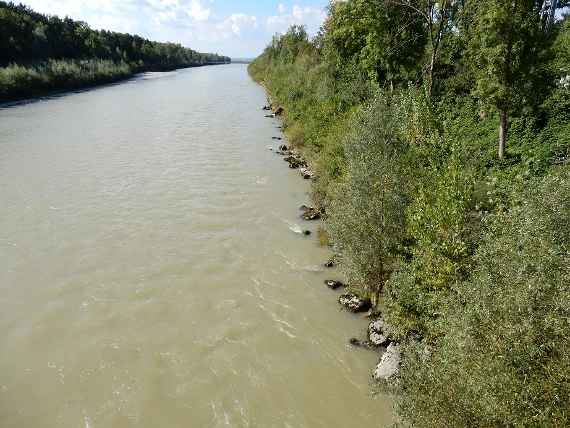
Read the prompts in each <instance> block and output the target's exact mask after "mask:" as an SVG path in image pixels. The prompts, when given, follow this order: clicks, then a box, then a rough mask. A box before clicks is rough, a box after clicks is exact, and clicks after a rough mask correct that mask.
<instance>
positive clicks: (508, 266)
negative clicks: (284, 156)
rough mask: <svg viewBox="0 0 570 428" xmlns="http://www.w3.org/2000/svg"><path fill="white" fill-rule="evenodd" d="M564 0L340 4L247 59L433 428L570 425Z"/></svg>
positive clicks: (569, 128)
mask: <svg viewBox="0 0 570 428" xmlns="http://www.w3.org/2000/svg"><path fill="white" fill-rule="evenodd" d="M568 3H569V2H567V1H558V2H556V1H549V0H545V1H542V0H513V1H502V0H465V1H461V2H459V1H445V0H444V1H432V0H417V1H411V0H348V1H342V2H340V1H337V2H332V3H331V4H330V7H329V16H328V18H327V20H326V22H325V24H324V25H323V27H322V29H321V31H320V32H319V34H318V35H317V36H316V37H314V38H313V39H310V38H309V37H308V36H307V33H306V31H305V29H304V28H302V27H298V26H294V27H292V28H291V29H290V30H289V31H288V32H287V33H286V34H284V35H282V36H275V37H274V39H273V41H272V42H271V44H270V45H269V46H268V47H267V48H266V50H265V51H264V53H263V54H262V55H261V56H260V57H258V58H257V59H256V60H255V61H254V62H253V63H252V64H251V65H250V67H249V71H250V74H251V75H252V76H253V78H254V79H256V80H257V81H259V82H263V84H264V85H265V87H266V88H267V90H268V91H269V92H270V93H271V96H272V97H273V99H274V100H275V101H276V102H278V103H279V104H280V105H282V106H283V107H284V109H285V114H284V117H283V125H284V130H285V132H286V134H287V136H288V139H289V141H290V143H291V144H293V145H294V146H295V147H297V148H298V149H300V150H302V151H303V152H304V154H305V156H306V157H307V158H308V159H309V161H310V163H311V164H312V165H311V166H312V168H313V169H314V170H315V171H316V172H317V177H318V178H317V179H316V180H315V182H314V186H313V198H314V201H315V203H316V204H317V206H318V208H321V209H322V210H323V211H324V212H326V213H327V215H326V218H325V226H326V229H327V231H328V233H329V234H330V237H331V242H332V243H333V245H334V248H335V250H336V251H337V252H338V254H339V257H340V262H341V268H342V269H343V270H344V272H345V274H346V276H347V278H348V279H349V283H350V287H351V288H352V289H353V290H354V291H357V292H359V293H360V294H361V295H363V296H367V297H370V298H371V299H372V300H373V302H374V304H375V305H376V309H377V310H378V311H379V312H381V313H382V316H383V318H384V319H385V320H386V321H388V322H389V323H390V325H391V326H392V330H393V335H394V339H395V340H397V341H398V342H400V345H401V350H402V365H401V368H400V374H399V377H398V379H397V380H396V381H393V382H389V383H388V384H387V385H386V387H387V388H389V389H390V390H392V391H394V392H395V395H396V397H397V400H396V401H397V404H396V407H397V411H398V413H399V415H400V418H401V421H402V423H403V424H404V425H410V426H421V427H443V426H448V427H475V426H478V427H490V426H540V427H547V426H553V427H555V426H558V427H561V426H569V425H570V411H569V409H570V275H569V274H570V252H569V245H570V223H569V221H568V219H569V218H570V166H569V165H568V159H569V155H570V152H569V146H570V77H569V76H570V18H568V17H564V16H563V14H564V11H565V10H566V9H565V7H567V6H568Z"/></svg>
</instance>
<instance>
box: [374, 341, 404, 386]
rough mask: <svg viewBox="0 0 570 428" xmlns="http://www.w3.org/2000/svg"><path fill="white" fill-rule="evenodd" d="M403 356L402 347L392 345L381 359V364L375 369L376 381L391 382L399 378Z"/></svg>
mask: <svg viewBox="0 0 570 428" xmlns="http://www.w3.org/2000/svg"><path fill="white" fill-rule="evenodd" d="M401 361H402V354H401V352H400V346H399V345H396V344H394V343H391V344H390V345H389V346H388V349H386V352H385V353H384V354H383V355H382V357H381V358H380V362H379V363H378V365H377V366H376V369H374V373H373V375H372V376H373V377H374V380H376V381H382V380H391V379H394V378H395V377H397V376H398V374H399V372H400V362H401Z"/></svg>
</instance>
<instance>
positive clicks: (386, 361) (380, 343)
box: [263, 102, 401, 382]
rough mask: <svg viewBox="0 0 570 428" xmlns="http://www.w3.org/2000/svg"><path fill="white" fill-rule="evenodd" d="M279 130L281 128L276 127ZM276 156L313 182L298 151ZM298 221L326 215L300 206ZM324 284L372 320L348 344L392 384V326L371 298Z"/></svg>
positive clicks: (273, 112) (395, 348)
mask: <svg viewBox="0 0 570 428" xmlns="http://www.w3.org/2000/svg"><path fill="white" fill-rule="evenodd" d="M263 110H264V111H266V112H270V113H267V114H266V115H265V117H267V118H276V117H279V116H281V115H282V114H283V113H284V112H285V111H284V109H283V107H281V106H278V105H274V104H272V103H271V102H270V103H269V104H268V105H266V106H264V107H263ZM279 129H281V127H279ZM272 139H273V140H274V141H282V140H283V137H281V136H276V137H272ZM270 150H272V151H273V152H274V153H275V154H277V155H279V156H282V158H283V160H284V161H285V162H286V163H287V164H288V166H289V168H291V169H295V170H299V173H300V175H301V177H302V178H304V179H306V180H314V179H316V175H315V173H314V171H313V169H312V168H311V165H310V163H309V162H308V161H307V160H306V159H305V158H304V156H303V154H302V153H301V151H299V150H297V149H295V148H293V147H290V146H287V145H286V144H279V146H278V147H277V148H273V147H271V148H270ZM300 211H301V218H302V219H303V220H305V221H317V220H321V219H322V218H323V217H324V216H325V212H324V210H322V209H318V208H315V207H310V206H306V205H302V206H301V207H300ZM303 234H304V235H310V234H311V232H310V231H304V232H303ZM324 266H325V267H326V268H334V267H336V258H335V257H332V258H331V259H330V260H328V261H327V262H325V263H324ZM325 285H326V286H327V287H328V288H329V289H331V290H334V291H339V290H341V294H340V295H339V297H338V302H339V304H340V306H341V307H342V308H343V309H344V310H346V311H348V312H351V313H353V314H359V313H365V314H366V316H367V317H368V318H370V319H371V321H370V322H369V324H368V331H367V338H366V339H365V340H360V339H357V338H352V339H350V341H349V343H350V345H352V346H355V347H361V348H366V349H369V350H371V351H374V352H378V354H379V361H378V364H377V365H376V367H375V369H374V370H373V373H372V377H373V379H374V380H375V381H378V382H380V381H393V380H394V379H396V378H397V377H398V374H399V367H400V362H401V353H400V346H399V344H398V343H397V342H396V341H395V340H394V334H393V329H392V328H391V326H390V325H389V324H388V323H387V322H386V321H385V320H384V319H383V318H381V317H379V316H378V315H377V314H376V313H374V312H372V309H373V308H372V302H371V301H370V299H368V298H365V297H361V296H359V295H358V294H357V293H355V292H353V291H350V287H348V286H347V285H346V284H344V283H343V282H341V281H337V280H332V279H330V280H326V281H325Z"/></svg>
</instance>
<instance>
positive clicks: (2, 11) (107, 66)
mask: <svg viewBox="0 0 570 428" xmlns="http://www.w3.org/2000/svg"><path fill="white" fill-rule="evenodd" d="M0 41H1V42H0V102H6V101H15V100H19V99H24V98H30V97H36V96H42V95H48V94H50V93H53V92H54V91H66V90H76V89H82V88H87V87H92V86H97V85H101V84H106V83H114V82H117V81H120V80H124V79H127V78H130V77H132V76H134V75H135V74H137V73H141V72H145V71H170V70H175V69H178V68H188V67H199V66H203V65H213V64H228V63H231V59H230V58H229V57H226V56H221V55H218V54H213V53H200V52H196V51H194V50H192V49H189V48H186V47H183V46H181V45H179V44H175V43H159V42H154V41H151V40H147V39H144V38H142V37H139V36H136V35H131V34H124V33H116V32H111V31H105V30H100V31H99V30H93V29H91V28H90V27H89V26H88V25H87V24H86V23H84V22H80V21H75V20H72V19H69V18H65V19H61V18H59V17H57V16H48V15H43V14H40V13H37V12H34V11H33V10H32V9H30V8H29V7H27V6H25V5H22V4H20V5H16V4H14V3H6V2H4V1H1V0H0Z"/></svg>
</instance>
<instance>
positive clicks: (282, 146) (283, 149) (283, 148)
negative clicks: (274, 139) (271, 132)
mask: <svg viewBox="0 0 570 428" xmlns="http://www.w3.org/2000/svg"><path fill="white" fill-rule="evenodd" d="M279 150H281V151H282V152H286V151H288V150H289V147H287V146H286V145H285V144H281V145H280V146H279Z"/></svg>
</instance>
